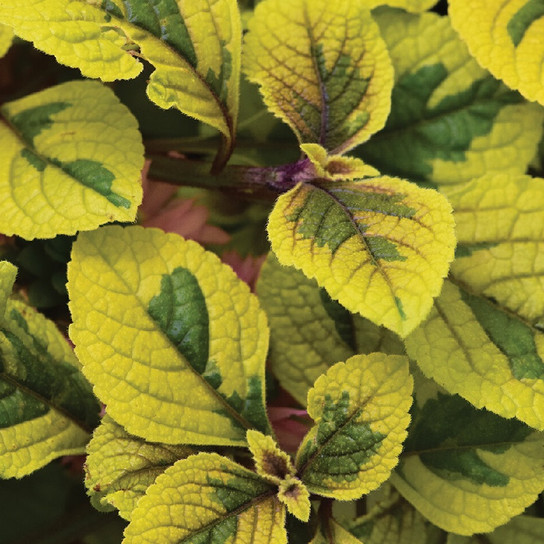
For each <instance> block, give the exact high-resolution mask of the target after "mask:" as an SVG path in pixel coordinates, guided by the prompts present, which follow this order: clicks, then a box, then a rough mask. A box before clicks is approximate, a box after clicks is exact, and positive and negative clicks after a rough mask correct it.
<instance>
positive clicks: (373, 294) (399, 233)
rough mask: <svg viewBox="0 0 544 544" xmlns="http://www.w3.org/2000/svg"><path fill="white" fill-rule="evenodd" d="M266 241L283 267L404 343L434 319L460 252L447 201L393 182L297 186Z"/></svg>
mask: <svg viewBox="0 0 544 544" xmlns="http://www.w3.org/2000/svg"><path fill="white" fill-rule="evenodd" d="M268 234H269V237H270V240H271V242H272V249H273V251H274V253H275V254H276V256H277V257H278V260H279V261H280V263H282V264H283V265H293V266H295V267H297V268H299V269H301V270H302V271H303V272H304V273H305V274H306V275H307V276H308V277H310V278H315V279H316V280H317V282H318V284H319V285H320V286H322V287H324V288H325V289H326V290H327V292H328V293H329V295H330V296H331V298H333V299H335V300H338V301H339V302H340V304H342V305H343V306H344V307H346V308H347V309H348V310H349V311H351V312H354V313H360V314H361V315H362V316H363V317H366V318H367V319H370V320H371V321H372V322H374V323H376V324H377V325H383V326H385V327H387V328H388V329H391V330H393V331H394V332H396V333H397V334H399V335H400V336H403V337H404V336H406V335H407V334H409V333H410V332H411V331H412V330H413V329H414V328H415V327H416V326H417V325H418V324H419V323H420V322H421V320H422V319H423V318H424V317H425V316H426V315H427V313H428V312H429V310H430V308H431V306H432V299H433V297H434V296H436V295H437V294H438V293H439V292H440V288H441V286H442V281H443V277H444V276H445V275H446V274H447V271H448V267H449V263H450V262H451V260H452V259H453V247H454V246H455V236H454V232H453V218H452V215H451V208H450V205H449V204H448V202H447V201H446V200H445V198H444V197H442V196H441V195H440V194H438V193H437V192H436V191H433V190H428V189H420V188H419V187H417V186H415V185H414V184H411V183H409V182H407V181H403V180H400V179H396V178H390V177H379V178H371V179H368V180H366V179H365V180H356V181H345V182H340V181H334V182H319V181H317V180H315V181H313V182H312V183H300V184H298V185H297V186H296V187H294V188H293V189H291V190H290V191H289V192H287V193H285V194H283V195H282V196H281V197H280V198H279V199H278V201H277V202H276V205H275V207H274V210H273V211H272V213H271V215H270V219H269V224H268Z"/></svg>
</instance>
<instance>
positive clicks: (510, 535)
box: [446, 516, 544, 544]
mask: <svg viewBox="0 0 544 544" xmlns="http://www.w3.org/2000/svg"><path fill="white" fill-rule="evenodd" d="M481 542H482V540H481V535H475V536H473V537H472V538H470V537H465V536H459V535H449V536H448V540H447V542H446V544H480V543H481ZM512 542H516V543H517V544H542V543H543V542H544V520H543V519H541V518H533V517H530V516H517V517H515V518H514V519H513V520H512V521H510V522H509V523H507V524H506V525H504V526H503V527H499V528H498V529H495V531H493V532H492V533H490V534H486V535H485V543H486V544H511V543H512Z"/></svg>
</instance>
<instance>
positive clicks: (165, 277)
mask: <svg viewBox="0 0 544 544" xmlns="http://www.w3.org/2000/svg"><path fill="white" fill-rule="evenodd" d="M68 292H69V294H70V300H71V302H70V310H71V312H72V318H73V324H72V325H71V327H70V336H71V338H72V340H73V342H74V344H75V345H76V353H77V355H78V357H79V359H80V360H81V362H82V364H83V372H84V373H85V375H86V376H87V377H88V379H89V381H91V383H92V384H93V385H94V388H95V392H96V394H97V396H98V397H99V398H100V399H101V400H102V401H103V402H104V403H105V404H107V406H108V414H109V415H110V416H111V417H112V418H113V419H114V420H115V421H116V422H117V423H119V424H121V425H122V426H123V427H125V429H126V430H127V431H128V432H129V433H131V434H134V435H136V436H140V437H142V438H145V439H146V440H149V441H152V442H161V443H167V444H216V445H222V444H224V445H227V444H230V445H245V443H246V438H245V437H246V430H247V429H250V428H257V429H259V430H261V431H263V432H267V430H268V429H269V423H268V419H267V417H266V411H265V407H264V364H265V358H266V352H267V348H268V326H267V322H266V316H265V314H264V312H263V311H262V310H261V309H260V308H259V305H258V301H257V298H256V297H255V296H254V295H253V294H251V293H250V291H249V288H248V287H247V285H246V284H245V283H243V282H242V281H241V280H239V279H238V278H237V277H236V275H235V274H234V272H233V271H232V269H231V268H230V267H228V266H227V265H224V264H222V263H221V262H220V261H219V259H218V258H217V257H216V256H215V255H213V254H211V253H209V252H206V251H204V249H203V248H202V247H201V246H199V245H198V244H196V243H195V242H192V241H186V240H184V239H183V238H181V237H179V236H177V235H174V234H165V233H164V232H162V231H160V230H157V229H143V228H141V227H127V228H124V229H123V228H121V227H117V226H114V227H105V228H103V229H100V230H98V231H95V232H92V233H83V234H80V235H79V237H78V239H77V241H76V242H75V244H74V247H73V250H72V261H71V263H70V264H69V267H68Z"/></svg>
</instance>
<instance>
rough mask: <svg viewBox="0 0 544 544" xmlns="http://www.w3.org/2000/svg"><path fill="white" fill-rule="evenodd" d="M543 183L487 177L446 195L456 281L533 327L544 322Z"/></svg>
mask: <svg viewBox="0 0 544 544" xmlns="http://www.w3.org/2000/svg"><path fill="white" fill-rule="evenodd" d="M543 183H544V180H543V179H539V178H531V177H529V176H522V175H509V174H489V175H486V176H483V177H482V178H479V179H476V180H473V181H472V182H471V183H468V184H466V185H465V186H463V187H462V188H459V190H458V191H455V192H453V193H452V194H451V195H450V202H451V203H452V205H453V206H454V208H455V214H454V216H455V223H456V234H457V238H458V247H457V259H456V260H455V262H454V263H453V265H452V273H453V275H454V277H455V278H456V279H458V280H460V281H463V282H465V283H467V284H468V285H470V287H471V289H473V290H474V291H475V292H477V293H478V294H483V295H485V296H487V297H493V298H494V299H495V300H496V301H497V302H498V303H499V304H501V305H502V306H504V307H505V308H508V309H509V310H511V311H512V312H515V313H516V314H517V315H519V316H520V317H522V318H524V319H526V320H528V321H529V322H531V323H535V322H537V321H538V320H540V319H542V318H543V317H544V290H543V289H542V286H543V285H544V262H543V261H542V258H541V255H542V254H544V194H543V193H542V184H543Z"/></svg>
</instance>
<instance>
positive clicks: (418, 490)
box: [391, 360, 544, 535]
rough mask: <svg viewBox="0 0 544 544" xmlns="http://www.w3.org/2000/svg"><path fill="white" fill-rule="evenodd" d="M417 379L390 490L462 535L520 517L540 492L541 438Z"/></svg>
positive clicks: (543, 474) (543, 475)
mask: <svg viewBox="0 0 544 544" xmlns="http://www.w3.org/2000/svg"><path fill="white" fill-rule="evenodd" d="M442 364H444V365H446V364H448V363H447V362H446V361H444V360H443V361H442ZM415 377H416V385H415V391H416V398H415V401H414V407H413V409H412V417H413V419H412V423H411V426H410V429H409V432H408V438H407V439H406V442H405V444H404V451H403V453H402V455H401V457H400V463H399V466H398V468H397V469H396V471H395V472H394V473H393V475H392V477H391V483H393V484H394V485H395V487H396V488H397V489H398V491H400V493H401V494H402V495H403V496H404V497H405V498H406V499H407V500H408V501H410V502H411V503H412V504H413V505H414V506H415V507H416V508H417V509H418V510H419V512H420V513H421V514H422V515H423V516H425V517H426V518H427V519H428V520H429V521H431V522H432V523H434V524H435V525H437V526H438V527H441V528H442V529H444V530H446V531H451V532H453V533H458V534H461V535H471V534H473V533H480V532H488V531H492V530H493V529H495V528H496V527H498V526H499V525H502V524H503V523H506V522H507V521H508V520H509V519H511V518H512V517H514V516H516V515H517V514H519V513H521V512H523V510H524V509H525V508H526V507H527V506H529V505H530V504H531V503H533V502H534V501H535V499H536V498H537V496H538V494H539V493H540V492H541V491H542V490H543V489H544V465H543V464H542V448H543V447H544V434H543V433H541V432H537V431H534V430H533V429H531V428H530V427H527V425H525V424H524V423H522V422H520V421H518V420H516V419H509V420H505V419H503V418H501V417H499V416H497V415H495V414H492V413H491V412H488V411H486V410H477V409H476V408H475V407H474V406H472V405H471V404H469V403H468V402H466V401H465V400H463V399H462V398H461V397H459V396H457V395H453V396H450V395H448V394H446V393H444V392H443V391H442V390H441V389H440V388H439V387H438V386H437V385H436V384H435V383H434V382H432V381H431V380H427V379H425V378H424V377H423V376H422V375H421V373H418V372H416V373H415Z"/></svg>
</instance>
